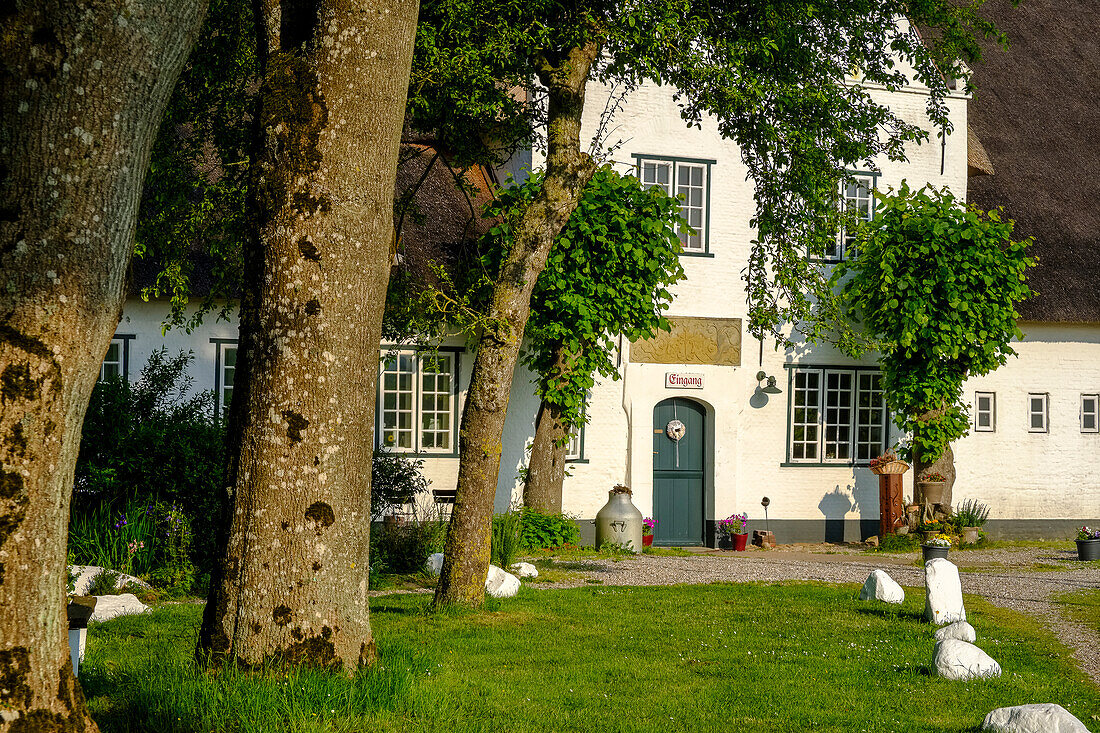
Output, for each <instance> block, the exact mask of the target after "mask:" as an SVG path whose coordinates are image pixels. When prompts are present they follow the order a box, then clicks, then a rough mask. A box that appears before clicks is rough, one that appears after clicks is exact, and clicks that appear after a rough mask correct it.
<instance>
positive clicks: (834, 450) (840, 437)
mask: <svg viewBox="0 0 1100 733" xmlns="http://www.w3.org/2000/svg"><path fill="white" fill-rule="evenodd" d="M853 376H854V375H853V374H852V372H832V371H830V372H826V373H825V421H824V428H825V451H824V459H825V460H826V461H835V460H842V461H846V460H849V459H851V457H852V378H853Z"/></svg>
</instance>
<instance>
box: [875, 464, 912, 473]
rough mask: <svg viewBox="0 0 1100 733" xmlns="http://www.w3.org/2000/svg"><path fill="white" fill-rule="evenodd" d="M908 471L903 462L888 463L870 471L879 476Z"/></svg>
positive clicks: (907, 465) (906, 465)
mask: <svg viewBox="0 0 1100 733" xmlns="http://www.w3.org/2000/svg"><path fill="white" fill-rule="evenodd" d="M908 470H909V464H908V463H906V462H905V461H890V462H889V463H883V464H882V465H880V466H875V467H874V468H872V469H871V473H873V474H876V475H878V476H881V475H883V474H886V473H905V472H906V471H908Z"/></svg>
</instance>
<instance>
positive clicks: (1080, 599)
mask: <svg viewBox="0 0 1100 733" xmlns="http://www.w3.org/2000/svg"><path fill="white" fill-rule="evenodd" d="M1092 563H1100V560H1093V561H1092V562H1090V563H1089V564H1090V565H1091V564H1092ZM1054 600H1055V601H1057V602H1058V603H1061V604H1062V605H1063V606H1065V609H1066V612H1067V613H1069V616H1070V618H1072V619H1074V620H1076V621H1078V622H1080V623H1082V624H1084V625H1085V626H1088V627H1089V628H1091V629H1092V630H1093V631H1095V632H1097V633H1100V588H1093V589H1090V590H1082V591H1075V592H1073V593H1063V594H1062V595H1060V596H1058V597H1057V598H1055V599H1054Z"/></svg>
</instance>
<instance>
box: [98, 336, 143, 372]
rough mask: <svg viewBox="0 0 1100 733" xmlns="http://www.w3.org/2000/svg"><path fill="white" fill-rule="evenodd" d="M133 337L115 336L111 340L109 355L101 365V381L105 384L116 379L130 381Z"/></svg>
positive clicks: (107, 354) (108, 348)
mask: <svg viewBox="0 0 1100 733" xmlns="http://www.w3.org/2000/svg"><path fill="white" fill-rule="evenodd" d="M133 338H134V337H133V336H129V335H124V334H115V337H114V338H112V339H111V345H110V346H108V347H107V353H106V354H105V355H104V357H103V363H102V364H100V365H99V381H100V382H105V381H107V380H108V379H112V378H114V377H122V378H123V379H125V380H127V381H129V379H130V373H129V372H130V341H131V340H132V339H133Z"/></svg>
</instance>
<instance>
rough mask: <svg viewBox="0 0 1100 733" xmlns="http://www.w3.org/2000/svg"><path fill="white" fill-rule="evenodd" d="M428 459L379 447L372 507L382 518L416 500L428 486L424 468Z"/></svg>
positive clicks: (373, 474)
mask: <svg viewBox="0 0 1100 733" xmlns="http://www.w3.org/2000/svg"><path fill="white" fill-rule="evenodd" d="M423 468H424V461H423V460H420V459H417V458H409V457H407V456H402V455H398V454H395V453H390V452H389V451H388V450H386V449H385V448H376V449H375V451H374V459H373V461H372V462H371V479H370V511H371V516H372V517H373V518H375V519H380V518H381V517H382V516H383V515H385V514H386V513H387V512H388V511H389V510H391V509H396V508H398V507H401V506H404V505H406V504H411V503H413V502H414V501H415V500H416V498H417V497H418V496H419V495H420V494H423V493H424V492H425V491H427V490H428V483H429V482H428V479H426V478H424V477H423V476H422V475H421V474H420V471H421V470H422V469H423Z"/></svg>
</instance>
